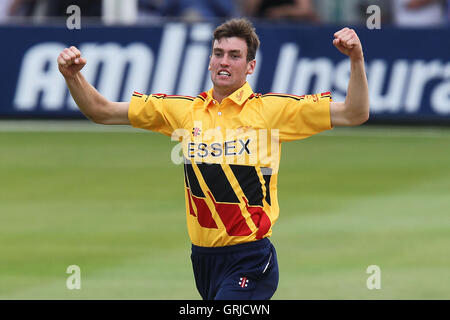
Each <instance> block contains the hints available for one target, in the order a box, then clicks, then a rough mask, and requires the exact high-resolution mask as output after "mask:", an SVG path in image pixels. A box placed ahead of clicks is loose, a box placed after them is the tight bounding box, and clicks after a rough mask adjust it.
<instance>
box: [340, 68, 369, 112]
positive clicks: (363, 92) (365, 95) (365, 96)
mask: <svg viewBox="0 0 450 320" xmlns="http://www.w3.org/2000/svg"><path fill="white" fill-rule="evenodd" d="M350 65H351V71H350V80H349V83H348V89H347V96H346V98H345V110H346V113H347V116H348V117H349V118H353V119H367V118H368V117H369V86H368V84H367V77H366V72H365V67H364V59H350Z"/></svg>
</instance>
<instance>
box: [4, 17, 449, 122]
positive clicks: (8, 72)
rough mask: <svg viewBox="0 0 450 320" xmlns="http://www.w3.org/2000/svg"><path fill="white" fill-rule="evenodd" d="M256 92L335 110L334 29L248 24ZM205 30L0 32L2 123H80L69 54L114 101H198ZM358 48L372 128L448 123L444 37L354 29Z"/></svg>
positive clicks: (340, 67)
mask: <svg viewBox="0 0 450 320" xmlns="http://www.w3.org/2000/svg"><path fill="white" fill-rule="evenodd" d="M255 27H256V31H257V33H258V35H259V37H260V40H261V47H260V50H259V51H258V54H257V58H256V59H257V68H256V71H255V73H254V74H253V75H251V76H249V78H248V80H249V82H250V84H251V85H252V87H253V90H254V91H255V92H260V93H266V92H279V93H291V94H297V95H302V94H307V93H318V92H326V91H331V93H332V96H333V100H335V101H343V100H344V99H345V94H346V90H347V84H348V79H349V71H350V63H349V59H348V58H347V57H346V56H344V55H342V54H341V53H340V52H339V51H338V50H337V49H336V48H335V47H334V46H333V44H332V40H333V34H334V32H336V31H337V30H338V29H339V28H338V27H330V26H328V27H325V26H320V27H319V26H304V25H295V24H267V23H256V24H255ZM214 28H215V25H214V24H212V23H194V24H185V23H181V22H168V23H166V24H163V25H160V26H151V27H150V26H145V27H144V26H136V27H104V26H90V27H88V26H86V27H83V28H81V29H80V30H69V29H67V28H66V26H65V25H63V26H47V27H43V26H39V27H31V26H30V27H19V26H14V27H13V26H3V27H0V37H1V39H2V41H3V43H4V45H3V46H2V47H3V48H2V50H0V59H1V60H0V61H2V62H3V63H2V77H1V78H0V81H1V88H2V95H1V96H0V117H15V118H20V117H27V118H30V117H31V118H33V117H61V118H65V117H82V115H81V113H80V112H79V110H78V109H77V107H76V105H75V103H74V102H73V100H72V98H71V97H70V94H69V92H68V90H67V87H66V85H65V82H64V79H63V77H62V76H61V75H60V73H59V71H58V67H57V63H56V59H57V56H58V54H59V52H60V51H61V50H62V49H64V48H65V47H69V46H71V45H75V46H77V47H78V48H79V49H80V50H81V52H82V54H83V56H85V57H86V58H87V61H88V63H87V65H86V67H85V68H84V69H83V71H82V72H83V74H84V76H85V77H86V79H87V80H88V81H89V82H90V83H92V84H93V85H94V86H95V87H96V88H97V89H98V90H99V91H100V92H101V93H102V94H103V95H105V96H106V97H107V98H108V99H111V100H114V101H129V100H130V97H131V94H132V92H133V91H138V92H143V93H167V94H182V95H191V96H196V95H197V94H198V93H200V92H202V91H205V90H208V89H209V88H210V87H211V82H210V79H209V74H208V70H207V67H208V59H209V55H210V50H211V35H212V32H213V30H214ZM355 30H356V32H357V33H358V35H359V37H360V39H361V41H362V43H363V49H364V55H365V61H366V71H367V76H368V82H369V89H370V107H371V119H391V120H413V121H429V120H438V121H449V122H450V41H449V39H450V28H444V29H417V30H415V29H394V28H383V29H381V30H369V29H367V28H363V27H361V28H355Z"/></svg>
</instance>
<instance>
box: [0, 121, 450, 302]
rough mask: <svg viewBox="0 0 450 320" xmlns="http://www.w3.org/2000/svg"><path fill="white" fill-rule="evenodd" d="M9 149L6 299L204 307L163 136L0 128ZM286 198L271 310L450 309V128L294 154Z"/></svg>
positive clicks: (351, 137) (0, 206) (296, 147)
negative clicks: (335, 302) (314, 304)
mask: <svg viewBox="0 0 450 320" xmlns="http://www.w3.org/2000/svg"><path fill="white" fill-rule="evenodd" d="M64 129H68V130H67V131H64ZM0 145H1V147H2V150H1V154H0V177H1V181H2V182H1V184H0V217H1V220H0V221H1V222H0V299H200V296H199V294H198V293H197V290H196V288H195V283H194V279H193V274H192V267H191V263H190V242H189V238H188V234H187V230H186V225H185V212H184V208H185V207H184V194H183V192H184V191H183V171H182V167H181V166H176V165H174V164H173V163H172V162H171V161H170V151H171V148H172V147H173V146H174V143H173V142H170V140H169V139H168V138H167V137H164V136H162V135H158V134H155V133H150V132H146V131H143V130H137V129H129V128H124V127H114V128H110V127H108V129H107V130H106V129H103V127H102V128H99V126H97V125H90V124H87V123H81V124H78V123H75V124H73V123H70V122H63V123H59V124H54V123H53V124H51V123H41V124H39V123H37V124H35V123H33V122H29V123H25V124H21V125H17V124H15V123H13V124H11V123H9V124H8V122H2V123H0ZM278 189H279V201H280V218H279V220H278V222H277V224H276V225H275V226H274V228H273V236H272V238H271V240H272V242H273V243H274V245H275V247H276V249H277V253H278V259H279V265H280V282H279V286H278V291H277V292H276V294H275V296H274V297H273V298H274V299H450V128H412V127H409V128H395V127H372V126H363V127H358V128H338V129H334V130H332V131H330V132H327V133H322V134H319V135H317V136H314V137H311V138H309V139H306V140H303V141H296V142H290V143H286V144H284V145H283V150H282V160H281V167H280V172H279V183H278ZM69 265H78V266H80V268H81V279H82V280H81V281H82V283H81V290H68V289H67V288H66V279H67V277H68V276H69V275H68V274H66V269H67V267H68V266H69ZM369 265H378V266H379V267H380V268H381V289H379V290H368V289H367V287H366V280H367V278H368V277H369V275H368V274H367V273H366V269H367V267H368V266H369Z"/></svg>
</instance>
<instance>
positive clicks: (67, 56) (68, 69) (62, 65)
mask: <svg viewBox="0 0 450 320" xmlns="http://www.w3.org/2000/svg"><path fill="white" fill-rule="evenodd" d="M86 63H87V61H86V59H85V58H83V57H82V56H81V52H80V50H78V49H77V48H76V47H74V46H72V47H70V48H65V49H64V50H63V51H62V52H61V53H60V54H59V56H58V68H59V71H60V72H61V73H62V75H63V76H64V77H65V78H71V77H74V76H75V75H76V74H77V73H78V72H79V71H80V70H81V69H83V67H84V66H85V65H86Z"/></svg>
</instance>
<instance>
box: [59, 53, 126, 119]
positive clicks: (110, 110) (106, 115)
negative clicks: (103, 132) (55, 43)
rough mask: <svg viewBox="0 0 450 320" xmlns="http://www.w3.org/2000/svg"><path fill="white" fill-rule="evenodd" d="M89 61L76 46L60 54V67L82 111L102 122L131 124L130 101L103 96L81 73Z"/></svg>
mask: <svg viewBox="0 0 450 320" xmlns="http://www.w3.org/2000/svg"><path fill="white" fill-rule="evenodd" d="M86 63H87V61H86V59H85V58H83V57H82V56H81V52H80V51H79V50H78V49H77V48H76V47H73V46H72V47H70V48H66V49H64V50H63V51H62V52H61V53H60V54H59V56H58V68H59V71H60V72H61V74H62V75H63V76H64V79H65V80H66V83H67V87H68V88H69V91H70V94H71V95H72V97H73V99H74V100H75V102H76V103H77V105H78V107H79V108H80V110H81V112H83V114H84V115H85V116H86V117H87V118H89V119H90V120H92V121H94V122H95V123H100V124H130V121H129V120H128V107H129V103H128V102H112V101H109V100H108V99H106V98H105V97H104V96H102V95H101V94H100V93H99V92H98V91H97V90H96V89H95V88H94V87H93V86H92V85H91V84H89V82H87V81H86V79H85V78H84V77H83V75H82V74H81V72H80V71H81V69H83V67H84V66H85V65H86Z"/></svg>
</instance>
